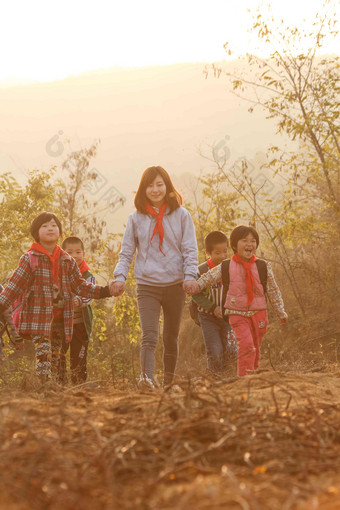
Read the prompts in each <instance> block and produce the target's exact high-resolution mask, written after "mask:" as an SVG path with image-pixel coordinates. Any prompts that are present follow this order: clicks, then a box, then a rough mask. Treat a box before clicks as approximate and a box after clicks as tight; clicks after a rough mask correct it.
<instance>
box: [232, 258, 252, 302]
mask: <svg viewBox="0 0 340 510" xmlns="http://www.w3.org/2000/svg"><path fill="white" fill-rule="evenodd" d="M232 260H234V261H235V262H238V263H239V264H242V266H243V267H244V269H245V270H246V287H247V296H248V306H249V305H250V304H251V302H252V301H253V299H254V291H253V288H254V287H255V279H254V275H253V273H252V272H251V265H252V264H253V263H254V262H255V261H256V260H257V257H255V255H252V256H251V257H250V259H249V260H248V262H245V261H244V260H243V259H241V257H240V256H239V254H238V253H235V255H233V258H232Z"/></svg>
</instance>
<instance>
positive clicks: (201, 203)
mask: <svg viewBox="0 0 340 510" xmlns="http://www.w3.org/2000/svg"><path fill="white" fill-rule="evenodd" d="M190 193H191V195H192V201H190V202H187V203H186V204H185V205H186V207H187V209H188V210H189V211H190V213H191V215H192V218H193V221H194V224H195V227H196V236H197V241H198V248H199V250H200V252H201V254H202V257H203V258H204V256H205V247H204V239H205V237H206V235H207V234H208V233H209V232H211V231H212V230H221V231H222V232H225V233H226V234H228V233H229V232H230V230H231V229H232V228H233V227H234V226H235V225H236V223H235V220H236V219H237V218H238V217H239V216H240V208H239V205H238V203H239V197H238V194H237V193H235V192H230V188H229V190H228V187H227V180H226V179H225V176H223V175H222V174H221V173H208V174H205V175H203V176H202V177H200V178H199V179H197V181H196V183H195V184H194V187H193V188H192V189H191V190H190Z"/></svg>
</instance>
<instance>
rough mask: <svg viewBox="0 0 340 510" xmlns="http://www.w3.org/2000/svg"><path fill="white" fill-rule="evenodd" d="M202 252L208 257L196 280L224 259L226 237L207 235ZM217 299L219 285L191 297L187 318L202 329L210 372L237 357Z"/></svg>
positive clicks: (220, 296) (218, 234)
mask: <svg viewBox="0 0 340 510" xmlns="http://www.w3.org/2000/svg"><path fill="white" fill-rule="evenodd" d="M205 251H206V254H207V256H208V257H209V258H208V260H207V261H206V262H203V264H200V265H199V266H198V278H199V277H200V276H202V274H204V273H206V272H207V271H209V270H210V269H213V268H214V267H216V266H218V265H219V264H221V262H222V260H224V259H226V258H227V254H228V238H227V236H226V235H225V234H223V232H220V231H218V230H214V231H213V232H210V233H209V234H208V235H207V236H206V238H205ZM221 299H222V288H221V283H220V282H219V283H215V284H212V285H210V286H209V287H207V289H206V291H202V292H200V293H199V294H196V295H194V296H193V297H192V302H191V303H190V313H191V316H192V318H193V319H194V320H195V322H196V324H198V325H200V326H201V327H202V333H203V338H204V343H205V349H206V355H207V366H208V370H210V371H211V372H214V373H221V372H223V371H224V370H226V369H228V368H231V365H233V364H234V363H233V362H234V361H236V357H237V347H236V341H235V338H234V336H233V332H232V330H231V327H230V326H229V324H228V320H227V321H226V320H224V318H223V316H222V307H221Z"/></svg>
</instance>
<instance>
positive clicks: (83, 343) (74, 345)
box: [60, 236, 96, 384]
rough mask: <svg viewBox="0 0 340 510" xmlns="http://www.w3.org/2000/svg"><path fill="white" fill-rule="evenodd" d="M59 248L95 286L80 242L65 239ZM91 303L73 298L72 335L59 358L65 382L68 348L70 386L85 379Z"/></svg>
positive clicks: (91, 317) (87, 300)
mask: <svg viewBox="0 0 340 510" xmlns="http://www.w3.org/2000/svg"><path fill="white" fill-rule="evenodd" d="M61 247H62V249H63V250H65V251H66V253H68V254H69V255H71V257H73V258H74V260H75V261H76V263H77V266H78V268H79V271H80V272H81V275H82V277H83V278H84V280H86V281H87V282H89V283H92V284H94V285H95V283H96V279H95V277H94V276H93V274H92V273H91V272H90V268H89V266H88V265H87V263H86V262H85V260H84V257H85V250H84V244H83V242H82V240H81V239H79V237H74V236H72V237H67V238H66V239H64V241H63V243H62V245H61ZM91 301H92V300H91V298H86V297H81V296H76V295H75V296H74V298H73V304H74V316H73V335H72V341H71V343H70V344H67V343H65V342H63V346H62V351H61V357H60V380H61V382H65V378H66V354H67V351H68V348H69V347H70V368H71V381H72V384H81V383H84V382H85V381H86V379H87V349H88V345H89V341H90V336H91V332H92V324H93V312H92V308H91V305H90V302H91Z"/></svg>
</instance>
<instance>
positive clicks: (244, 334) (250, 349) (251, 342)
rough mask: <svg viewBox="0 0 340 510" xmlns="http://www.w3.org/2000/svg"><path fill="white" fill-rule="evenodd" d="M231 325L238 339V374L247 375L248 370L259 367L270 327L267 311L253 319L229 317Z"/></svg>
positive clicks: (256, 314) (239, 316) (262, 311)
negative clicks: (262, 344) (268, 327)
mask: <svg viewBox="0 0 340 510" xmlns="http://www.w3.org/2000/svg"><path fill="white" fill-rule="evenodd" d="M229 324H230V326H231V327H232V329H233V330H234V333H235V336H236V339H237V346H238V358H237V373H238V375H239V376H243V375H247V371H248V370H250V371H253V370H256V369H257V368H258V366H259V362H260V347H261V343H262V339H263V337H264V334H265V332H266V331H267V326H268V318H267V310H261V311H260V312H256V313H255V314H254V315H253V316H252V317H243V316H242V315H229Z"/></svg>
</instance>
